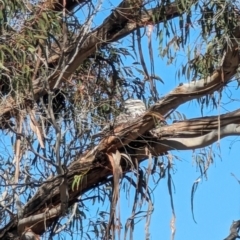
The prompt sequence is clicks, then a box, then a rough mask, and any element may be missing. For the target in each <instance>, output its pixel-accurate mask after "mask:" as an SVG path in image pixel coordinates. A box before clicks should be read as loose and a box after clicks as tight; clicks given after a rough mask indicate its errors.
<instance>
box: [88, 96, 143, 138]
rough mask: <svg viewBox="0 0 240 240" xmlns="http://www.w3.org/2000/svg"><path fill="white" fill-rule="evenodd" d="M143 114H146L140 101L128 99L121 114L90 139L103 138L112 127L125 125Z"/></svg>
mask: <svg viewBox="0 0 240 240" xmlns="http://www.w3.org/2000/svg"><path fill="white" fill-rule="evenodd" d="M144 112H146V106H145V104H144V102H143V101H141V100H140V99H132V98H130V99H128V100H126V101H125V102H124V104H123V112H122V113H120V114H119V115H118V116H117V117H116V118H115V119H114V121H112V122H111V123H110V124H107V125H106V126H105V127H104V128H103V129H102V131H101V132H98V133H96V134H94V135H93V136H92V139H95V138H97V137H102V136H105V135H106V134H107V133H108V132H109V131H110V129H111V127H112V126H114V127H116V126H119V125H121V124H124V123H127V122H129V121H131V120H133V119H135V118H136V117H139V116H141V115H142V114H143V113H144Z"/></svg>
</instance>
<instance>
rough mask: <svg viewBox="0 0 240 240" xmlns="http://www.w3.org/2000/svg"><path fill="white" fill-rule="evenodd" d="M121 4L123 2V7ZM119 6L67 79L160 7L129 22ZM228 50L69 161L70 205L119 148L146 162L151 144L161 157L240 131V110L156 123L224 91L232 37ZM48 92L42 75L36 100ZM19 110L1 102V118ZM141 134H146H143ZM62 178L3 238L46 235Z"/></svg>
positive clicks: (231, 64) (172, 13)
mask: <svg viewBox="0 0 240 240" xmlns="http://www.w3.org/2000/svg"><path fill="white" fill-rule="evenodd" d="M127 3H128V1H124V2H122V3H121V4H127ZM121 4H120V6H122V5H121ZM124 6H125V5H124ZM137 7H139V6H137ZM117 10H118V9H116V12H117V14H116V13H112V15H111V16H109V17H108V18H107V19H106V20H105V21H104V22H103V24H102V25H101V26H100V27H99V28H98V29H96V30H95V31H93V32H92V33H91V34H89V37H88V38H87V40H86V43H85V45H83V46H82V47H81V48H80V49H77V52H76V54H75V57H74V58H71V59H69V61H70V64H69V66H68V69H66V71H65V72H64V74H63V75H62V79H67V78H68V77H69V76H70V75H71V74H72V73H73V72H74V70H76V68H77V67H78V66H79V64H81V63H82V61H83V60H84V59H86V58H87V57H88V56H90V55H91V54H92V53H94V52H95V50H96V46H101V45H102V44H107V43H109V42H113V41H116V40H118V39H120V38H123V37H124V36H126V35H128V34H129V33H131V32H132V31H133V30H135V29H136V28H138V27H142V26H145V25H146V23H148V22H150V21H152V18H151V13H152V11H157V9H154V10H150V11H148V13H142V15H141V17H140V19H141V20H140V21H139V22H137V23H136V22H135V19H134V18H131V14H130V15H129V13H128V12H126V13H125V14H127V16H128V19H127V20H126V18H125V17H123V15H124V14H121V16H119V15H118V11H117ZM168 11H169V12H168ZM168 11H166V16H167V19H171V18H173V17H176V16H178V15H179V14H180V13H179V8H178V7H177V6H176V4H172V5H171V6H169V8H168ZM116 17H117V18H116ZM118 19H120V20H121V21H120V22H121V25H122V29H120V31H118V32H113V29H112V26H113V24H114V22H116V21H118ZM162 20H163V19H161V18H159V19H158V21H159V22H160V21H162ZM239 35H240V29H239V28H237V29H236V33H235V36H236V37H237V38H239ZM225 51H226V54H225V57H224V61H223V65H222V66H221V67H220V68H219V69H217V70H216V71H215V72H214V73H213V74H212V75H211V76H209V77H207V78H206V79H201V80H198V81H193V82H191V83H189V84H183V85H181V86H178V87H177V88H176V89H175V90H173V91H172V92H170V93H169V94H168V95H167V96H165V97H163V98H162V99H161V100H160V101H159V102H158V103H156V104H155V105H153V106H152V107H151V108H150V109H149V110H148V112H146V113H145V114H144V115H143V116H141V117H139V118H138V119H136V120H134V121H133V122H131V123H130V124H129V123H128V124H125V125H121V126H118V127H117V128H116V129H114V134H113V135H112V136H106V137H105V138H104V139H102V140H101V142H100V143H99V144H98V145H97V146H95V147H94V148H93V149H91V150H89V151H87V152H85V153H84V154H82V155H79V156H78V157H77V158H76V159H75V160H74V161H73V162H72V163H71V164H70V166H69V167H68V171H67V172H66V176H65V177H66V179H67V182H68V189H69V205H70V206H71V205H72V204H73V203H74V202H75V201H76V199H77V197H78V196H80V195H82V194H83V193H85V192H86V191H88V190H89V189H91V188H94V187H96V186H98V185H101V184H103V183H105V182H106V181H108V179H109V177H110V176H112V167H111V164H110V162H109V160H108V158H107V154H109V153H114V152H116V151H117V150H118V151H119V152H120V153H124V154H128V155H129V156H130V157H132V158H134V159H136V160H137V161H138V162H141V161H143V160H144V159H146V158H147V157H148V155H147V154H146V148H148V151H150V152H151V153H152V155H154V156H159V155H161V154H164V153H165V152H166V151H168V150H173V149H177V150H186V149H193V148H200V147H204V146H206V145H209V144H211V143H213V142H214V141H217V140H218V139H220V138H223V137H226V136H229V135H240V127H239V124H240V120H239V119H240V111H239V110H237V111H235V112H232V113H228V114H224V115H222V116H220V118H219V117H218V116H214V117H206V118H199V119H191V120H187V121H181V122H176V123H173V124H172V125H170V126H161V127H157V126H155V122H156V119H163V117H162V116H165V115H167V114H168V113H169V112H170V111H172V110H174V109H176V108H177V107H178V106H179V105H181V104H183V103H185V102H187V101H190V100H193V99H197V98H199V97H201V96H204V95H206V94H211V93H213V92H214V91H217V90H219V91H220V90H221V89H222V88H223V87H224V86H225V85H226V84H227V83H228V82H229V81H230V79H231V78H232V77H233V76H234V75H235V73H236V70H237V67H238V64H239V54H238V50H237V43H236V42H235V41H234V40H233V47H232V48H227V49H225ZM56 60H57V58H54V57H53V58H52V59H51V60H50V62H51V61H56ZM59 76H60V73H59V72H56V73H55V74H54V75H53V76H50V77H49V79H48V80H49V82H50V85H51V87H52V88H54V86H55V84H56V82H57V80H58V78H59ZM62 79H61V81H62ZM43 92H44V89H42V87H41V80H40V79H39V82H37V83H36V84H35V85H34V93H35V98H36V99H37V98H38V97H39V96H41V94H42V93H43ZM17 108H18V105H16V104H15V102H14V100H13V99H8V100H7V101H6V103H4V104H1V107H0V113H1V118H2V121H5V120H4V119H5V118H6V119H8V118H9V116H10V112H11V110H15V109H17ZM140 136H141V138H139V137H140ZM138 138H139V139H141V147H139V148H137V150H135V152H134V153H133V152H132V151H131V153H128V152H126V148H123V146H126V147H128V146H129V145H131V144H132V143H134V141H135V140H136V139H138ZM139 139H138V140H139ZM136 144H137V142H136ZM121 165H122V169H123V171H124V172H128V171H130V170H131V168H130V166H128V165H126V162H125V161H122V162H121ZM77 175H81V176H82V180H81V184H80V185H79V186H78V187H76V186H75V187H74V188H73V181H74V177H75V176H77ZM62 178H63V176H57V177H54V178H51V179H48V181H47V182H45V183H44V184H43V185H42V186H40V187H39V190H38V191H37V193H36V194H35V195H34V196H33V197H32V199H31V200H30V201H29V202H28V203H27V204H26V205H25V207H24V214H23V218H22V219H19V220H18V219H17V216H14V217H13V218H12V220H11V222H10V223H9V224H8V225H6V226H5V228H4V229H1V230H0V238H1V239H9V238H11V237H12V239H14V238H16V239H17V237H18V233H20V234H21V233H23V232H24V230H25V229H26V228H28V227H31V229H32V231H33V232H34V233H36V234H39V235H41V234H43V233H44V232H45V226H47V227H48V226H50V225H51V224H52V223H53V222H54V221H55V220H57V219H58V218H59V217H60V216H61V211H60V195H59V185H60V182H61V180H62Z"/></svg>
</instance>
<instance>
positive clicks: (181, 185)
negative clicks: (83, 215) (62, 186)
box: [89, 1, 240, 240]
mask: <svg viewBox="0 0 240 240" xmlns="http://www.w3.org/2000/svg"><path fill="white" fill-rule="evenodd" d="M115 2H116V3H115ZM118 2H119V1H114V5H115V6H117V3H118ZM105 9H106V10H105V11H102V12H101V13H100V14H99V17H98V18H97V20H95V23H96V24H97V25H98V24H99V23H100V22H102V19H103V18H105V17H106V16H107V15H108V13H109V10H110V9H109V8H108V7H106V8H105ZM197 34H198V33H197V30H196V33H192V35H191V41H192V42H193V43H194V40H195V38H196V36H197ZM152 41H153V52H154V55H155V56H154V60H155V72H156V74H157V75H159V76H160V77H161V78H162V79H163V80H164V84H161V83H158V92H159V93H160V96H163V95H165V94H167V93H168V92H169V91H171V90H172V89H174V88H175V87H177V86H178V85H179V83H180V82H187V81H188V80H187V79H186V78H185V77H182V78H181V79H180V80H179V79H176V71H177V70H179V67H180V64H182V62H181V61H182V60H183V61H186V60H187V57H186V54H185V53H184V52H182V53H179V55H178V56H180V57H181V60H180V61H178V62H177V64H173V65H167V64H166V59H161V58H160V57H159V56H158V55H159V54H158V40H156V39H155V36H154V37H153V38H152ZM142 44H143V45H142V47H143V49H145V50H144V51H145V52H144V57H145V61H146V63H147V64H148V67H149V68H148V69H149V70H150V63H149V56H148V48H147V37H146V36H145V37H144V38H143V41H142ZM126 62H127V63H128V61H126ZM130 63H131V61H130V60H129V64H130ZM236 86H237V84H236V83H231V84H230V86H229V88H228V89H227V90H224V94H223V98H222V100H221V107H220V108H219V110H218V111H216V110H214V111H213V110H212V109H211V108H210V107H209V108H207V109H204V116H205V115H216V114H218V112H219V113H221V114H222V113H225V112H226V111H232V110H235V109H237V108H238V107H239V101H230V100H229V98H228V97H227V95H229V94H232V95H231V97H232V98H234V99H238V94H239V90H237V89H236ZM226 93H227V94H226ZM177 110H178V111H180V112H182V113H184V114H185V116H186V117H187V118H188V119H189V118H193V117H201V109H200V106H199V105H198V103H197V102H196V101H192V102H190V103H186V104H184V105H183V106H181V107H179V108H178V109H177ZM168 123H169V124H171V121H169V122H168ZM233 142H234V144H233ZM219 144H220V145H219V146H220V148H218V145H217V144H214V145H213V146H212V148H213V150H214V153H215V154H216V156H215V158H214V163H213V164H212V165H211V166H210V168H209V170H208V173H207V175H208V178H207V179H206V178H204V177H203V178H202V180H201V182H200V184H199V186H198V189H197V191H196V193H195V196H194V215H195V219H196V221H197V224H196V223H195V222H194V221H193V218H192V212H191V189H192V185H193V183H194V181H195V180H196V179H197V178H198V177H199V175H200V172H199V171H198V169H197V167H196V164H195V162H194V158H193V155H194V154H196V153H198V152H199V151H198V150H195V151H181V152H180V151H173V152H172V154H173V155H176V156H178V158H179V159H180V160H177V159H174V170H173V171H172V177H173V181H174V185H175V191H174V194H173V197H174V206H175V213H176V234H175V240H193V239H194V240H208V239H209V240H215V239H216V240H219V239H224V238H225V237H226V236H227V235H228V233H229V227H230V225H231V223H232V221H233V220H238V219H239V218H240V186H239V184H238V182H237V181H236V179H235V178H234V177H233V176H231V173H234V174H235V175H236V177H239V178H240V159H239V158H240V157H239V156H240V154H239V148H240V144H239V138H236V137H231V138H230V137H229V138H225V139H222V140H220V143H219ZM218 155H219V156H221V157H218ZM144 164H147V160H146V162H145V163H144ZM130 195H131V196H132V197H133V195H134V193H133V192H132V193H131V194H130ZM123 196H124V194H123V193H122V199H121V202H120V205H121V208H120V209H121V216H122V220H124V219H126V218H128V217H129V216H130V213H131V207H132V206H131V205H130V204H129V202H131V201H129V200H124V197H123ZM89 207H90V209H91V210H92V213H91V211H90V214H92V216H93V215H94V214H95V213H96V212H95V209H94V207H93V208H92V206H91V204H90V206H89ZM103 208H104V209H105V206H104V207H103ZM171 217H172V212H171V206H170V197H169V193H168V189H167V179H163V180H161V181H160V183H159V185H158V187H157V188H156V190H155V192H154V213H153V215H152V218H151V226H150V239H154V240H155V239H164V240H165V239H171V229H170V220H171ZM124 223H125V222H124V221H123V224H124ZM144 227H145V221H144V220H143V221H141V222H140V223H138V225H137V226H136V228H135V233H134V239H138V240H142V239H145V235H144ZM121 236H122V237H123V232H122V235H121Z"/></svg>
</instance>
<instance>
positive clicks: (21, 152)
mask: <svg viewBox="0 0 240 240" xmlns="http://www.w3.org/2000/svg"><path fill="white" fill-rule="evenodd" d="M0 5H1V8H0V41H1V45H0V76H1V77H0V93H1V96H0V118H1V124H0V128H1V138H2V141H1V148H2V149H4V154H1V165H0V173H1V174H0V184H1V185H0V192H1V196H0V199H1V200H0V214H1V215H0V216H1V218H0V227H1V230H0V238H1V239H20V238H21V239H40V238H41V236H42V235H44V236H46V237H47V238H48V239H51V238H53V237H54V236H56V235H57V236H58V237H60V236H66V235H62V234H69V235H70V236H72V237H74V236H76V235H75V234H77V236H78V238H79V237H80V238H90V239H91V238H99V239H100V238H101V239H109V238H111V239H114V238H115V235H116V236H117V235H119V236H120V232H121V230H120V229H121V226H122V224H125V228H124V238H125V239H127V238H133V230H134V224H135V217H136V216H137V214H138V210H139V209H138V203H141V202H142V201H146V202H147V203H148V209H147V210H146V218H147V219H149V215H150V214H151V212H152V200H151V197H152V196H151V192H150V191H149V178H150V177H151V175H154V176H155V178H157V181H156V183H155V184H156V185H157V184H158V182H159V181H160V180H161V179H162V178H164V177H168V178H169V179H171V168H172V158H171V151H172V150H182V151H183V150H189V149H197V148H204V147H206V146H209V145H210V144H212V143H214V142H216V141H218V140H219V139H220V138H223V137H227V136H232V135H239V134H240V128H239V119H240V112H239V109H236V110H235V111H233V112H227V113H225V114H223V115H218V116H208V117H199V118H195V119H185V118H184V113H181V112H179V111H177V110H176V109H177V108H178V107H179V106H180V105H182V104H184V103H186V102H189V101H193V100H195V101H197V102H198V103H199V109H201V108H206V107H208V106H209V105H211V106H212V107H213V108H216V109H217V108H218V107H219V102H218V100H217V99H216V93H217V94H218V96H222V95H223V94H224V91H223V89H226V88H227V87H228V85H229V83H230V82H233V81H236V82H238V65H239V46H238V42H239V38H240V27H239V25H238V21H239V8H238V7H239V6H238V1H223V0H215V1H210V0H209V1H207V0H202V1H197V0H188V1H186V0H179V1H177V0H176V1H169V0H162V1H154V0H146V1H142V0H123V1H121V2H119V3H116V2H115V1H89V0H85V1H82V0H78V1H74V0H47V1H34V0H32V1H28V0H25V1H20V0H11V1H10V0H2V1H1V3H0ZM106 9H107V10H106ZM109 9H110V10H109ZM196 26H197V27H196ZM153 29H154V32H153ZM153 34H155V35H156V36H157V38H158V42H159V54H160V55H161V57H162V58H165V59H167V61H168V63H169V64H171V63H174V62H176V61H177V60H178V56H179V55H178V54H179V53H181V54H184V58H185V63H184V64H183V65H182V68H180V70H178V71H176V76H177V77H179V78H180V76H182V75H183V76H184V77H185V78H186V82H184V83H181V84H179V85H178V86H176V88H175V89H173V90H172V91H171V92H170V93H169V94H166V95H165V96H163V97H161V98H160V97H159V91H158V86H159V83H161V82H162V81H164V79H161V78H160V77H159V76H157V74H156V73H155V71H154V65H156V59H154V54H153V47H152V35H153ZM194 34H195V35H194ZM146 35H147V38H148V47H147V49H146V48H145V49H144V47H143V45H142V38H143V36H146ZM196 35H197V37H196V39H194V41H191V42H190V41H189V38H190V36H191V37H192V36H196ZM129 45H130V46H129ZM146 53H147V54H148V56H149V58H150V63H148V62H146V58H145V57H144V56H145V55H146ZM125 59H127V61H125ZM130 62H131V63H132V64H130ZM128 63H129V65H128ZM148 65H150V69H149V68H148V67H147V66H148ZM168 81H173V79H168ZM128 99H139V100H141V101H143V102H144V104H145V106H146V110H144V109H145V107H144V108H142V109H143V110H141V112H140V113H139V114H132V115H131V114H130V115H131V116H130V118H127V121H121V122H119V121H118V120H117V119H118V117H119V115H120V114H127V112H128V113H129V112H131V110H129V109H133V111H134V112H135V111H136V109H135V108H134V106H131V108H129V109H128V110H127V112H125V111H126V100H128ZM140 105H141V106H142V103H141V104H140ZM174 116H178V117H179V119H177V121H171V119H172V118H173V117H174ZM104 128H105V130H104V131H102V130H103V129H104ZM101 131H102V132H101ZM99 132H100V133H101V134H99ZM147 159H151V160H152V165H150V166H149V167H148V168H147V169H145V168H142V167H141V163H142V162H144V161H145V160H147ZM201 164H202V165H201ZM208 165H209V162H207V161H206V162H204V161H203V162H201V163H199V167H200V168H201V169H204V171H203V172H202V174H205V173H206V171H207V167H206V166H208ZM123 182H124V184H123ZM124 186H125V187H124ZM129 188H131V189H134V191H135V196H134V204H133V206H132V214H131V217H129V219H128V220H127V222H126V223H123V222H121V221H120V211H121V209H119V208H118V207H117V206H118V201H119V194H120V192H122V191H126V193H127V192H128V190H126V189H129ZM168 188H169V192H170V195H171V196H172V193H171V181H169V182H168ZM90 202H91V203H90ZM97 202H98V203H101V204H103V205H104V206H106V204H107V203H108V202H109V204H110V207H109V211H108V212H106V211H103V210H102V211H98V210H97V208H96V215H97V216H98V218H97V219H95V221H94V219H90V218H88V215H87V213H88V205H89V204H92V203H93V204H97ZM172 211H173V224H172V230H173V235H174V228H175V226H174V219H175V212H174V208H173V206H172ZM237 223H238V222H236V224H237ZM236 224H235V225H234V227H233V228H232V232H231V235H229V239H236V237H237V230H238V226H237V227H236ZM84 226H85V227H84ZM86 226H87V227H86ZM234 234H235V235H234Z"/></svg>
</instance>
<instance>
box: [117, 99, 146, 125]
mask: <svg viewBox="0 0 240 240" xmlns="http://www.w3.org/2000/svg"><path fill="white" fill-rule="evenodd" d="M145 111H146V106H145V104H144V103H143V101H141V100H140V99H128V100H126V101H125V102H124V107H123V112H122V113H120V114H119V115H118V116H117V117H116V119H115V122H114V124H115V125H120V124H123V123H125V122H128V121H129V120H132V119H134V118H136V117H139V116H141V115H142V114H143V113H144V112H145Z"/></svg>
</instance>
